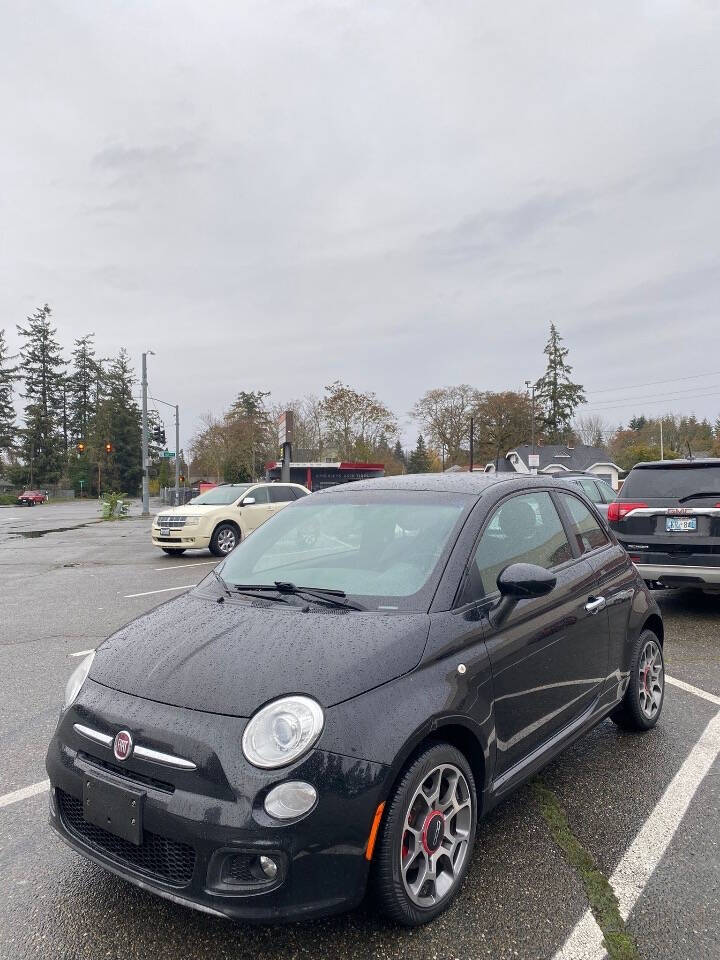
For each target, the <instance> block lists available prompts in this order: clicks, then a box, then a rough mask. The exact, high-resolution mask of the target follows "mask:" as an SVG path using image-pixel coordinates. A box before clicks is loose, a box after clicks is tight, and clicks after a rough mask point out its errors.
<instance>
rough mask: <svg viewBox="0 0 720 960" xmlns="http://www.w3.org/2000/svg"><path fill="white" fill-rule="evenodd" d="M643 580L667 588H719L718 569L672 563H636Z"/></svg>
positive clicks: (719, 569)
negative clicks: (655, 582)
mask: <svg viewBox="0 0 720 960" xmlns="http://www.w3.org/2000/svg"><path fill="white" fill-rule="evenodd" d="M635 567H636V568H637V571H638V573H639V574H640V576H641V577H642V578H643V580H648V581H651V582H653V581H657V582H659V583H663V584H667V585H668V586H676V585H677V586H683V585H686V586H703V585H705V584H707V586H720V567H700V566H691V565H689V564H673V563H636V564H635Z"/></svg>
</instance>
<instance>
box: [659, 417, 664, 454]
mask: <svg viewBox="0 0 720 960" xmlns="http://www.w3.org/2000/svg"><path fill="white" fill-rule="evenodd" d="M660 459H661V460H664V459H665V451H664V449H663V424H662V417H660Z"/></svg>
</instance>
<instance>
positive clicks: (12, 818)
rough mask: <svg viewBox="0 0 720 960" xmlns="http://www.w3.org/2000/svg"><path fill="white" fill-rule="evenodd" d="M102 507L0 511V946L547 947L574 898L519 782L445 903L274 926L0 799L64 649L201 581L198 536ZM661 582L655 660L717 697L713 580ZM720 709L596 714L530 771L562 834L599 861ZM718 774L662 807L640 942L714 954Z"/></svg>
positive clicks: (30, 748)
mask: <svg viewBox="0 0 720 960" xmlns="http://www.w3.org/2000/svg"><path fill="white" fill-rule="evenodd" d="M135 512H137V510H136V511H135ZM98 520H99V508H98V505H97V504H96V503H94V502H91V501H87V502H83V503H75V504H51V505H47V506H43V507H36V508H32V509H16V508H11V509H5V510H0V605H1V608H2V617H0V688H1V689H2V690H3V697H2V699H0V730H1V731H2V747H3V763H2V765H0V874H1V875H2V877H3V894H4V896H3V907H2V909H1V910H0V958H1V960H6V958H7V960H10V958H12V960H25V958H36V957H43V958H52V960H54V958H57V960H61V958H62V960H74V958H78V960H79V958H87V957H93V958H94V957H103V958H105V957H107V958H126V957H127V958H131V957H142V958H145V957H153V958H158V960H163V958H170V957H178V956H182V957H184V958H200V957H202V958H208V960H213V958H231V957H232V958H250V957H257V956H264V957H267V958H278V960H279V958H283V960H290V958H295V957H297V958H300V957H313V958H322V957H332V958H337V957H348V958H356V957H357V958H370V957H377V958H404V957H408V958H428V960H429V958H438V960H444V958H482V957H495V958H503V960H504V958H508V960H510V958H528V960H530V958H532V960H535V958H537V960H544V958H552V957H553V956H554V955H555V953H556V951H558V950H560V949H561V947H562V946H563V944H564V943H565V941H566V939H567V938H568V937H570V936H571V935H572V933H573V930H574V928H575V927H576V925H577V924H578V922H579V921H580V920H581V919H582V917H583V915H584V914H585V911H586V909H587V906H588V899H587V896H586V891H585V889H584V887H583V883H582V881H581V878H580V877H579V876H578V874H577V873H576V871H575V870H574V869H573V868H572V867H571V866H569V864H568V862H567V859H566V857H565V855H564V853H563V852H562V851H561V850H560V848H559V847H558V846H557V844H556V843H555V841H554V840H553V837H552V836H551V834H550V831H549V829H548V826H547V824H546V822H545V820H544V819H543V816H542V814H541V812H540V810H539V807H538V803H537V800H536V799H535V796H534V794H533V791H532V789H531V787H530V786H525V787H522V788H521V789H520V790H518V791H517V792H516V793H515V794H513V795H512V796H511V797H510V798H509V799H508V800H507V801H505V802H504V803H503V804H502V805H501V806H500V807H498V808H497V809H496V810H494V811H493V812H492V813H491V814H490V816H489V817H488V818H487V820H485V821H484V822H483V823H482V824H481V826H480V829H479V834H478V840H477V843H476V847H475V853H474V857H473V862H472V865H471V869H470V872H469V875H468V878H467V880H466V882H465V884H464V887H463V889H462V891H461V894H460V896H459V897H458V899H457V900H456V902H455V903H454V904H453V906H452V907H451V909H450V910H449V911H448V912H447V913H446V914H444V915H443V916H442V917H441V918H440V919H438V920H437V921H436V922H435V923H434V924H432V925H430V926H429V927H425V928H423V929H420V930H414V931H407V930H404V929H400V928H398V927H395V926H392V925H390V924H387V923H385V922H384V921H382V920H380V919H378V918H377V917H376V916H375V915H374V913H373V911H372V908H371V906H370V905H365V906H363V907H362V908H361V909H360V910H358V911H355V912H354V913H352V914H349V915H347V916H342V917H338V918H334V919H328V920H323V921H317V922H312V923H304V924H294V925H291V926H284V927H276V928H269V927H265V928H263V927H248V926H246V925H238V924H232V923H230V922H228V921H223V920H218V919H214V918H211V917H207V916H204V915H201V914H198V913H195V912H192V911H189V910H187V909H185V908H182V907H179V906H175V905H174V904H172V903H169V902H167V901H164V900H161V899H159V898H157V897H155V896H153V895H151V894H147V893H144V892H143V891H140V890H138V889H136V888H135V887H133V886H131V885H130V884H127V883H125V882H124V881H122V880H120V879H118V878H116V877H114V876H112V875H110V874H107V873H106V872H104V871H103V870H102V869H100V868H99V867H95V866H94V865H92V864H89V863H88V862H86V861H84V860H83V859H82V858H81V857H79V856H77V855H76V854H74V853H73V852H72V851H71V850H70V849H68V848H67V847H65V846H64V845H63V844H62V843H61V842H60V841H59V840H58V839H56V837H55V836H54V835H53V834H52V833H51V831H50V828H49V827H48V826H47V823H46V820H47V793H46V792H39V793H38V794H36V795H34V796H31V797H28V798H26V799H22V800H19V801H17V802H11V803H8V804H7V805H4V806H3V805H2V798H3V797H7V795H8V794H10V793H11V792H13V791H16V790H19V789H21V788H23V787H27V786H29V785H32V784H36V783H38V782H41V781H42V780H44V778H45V771H44V765H43V760H44V752H45V748H46V745H47V742H48V740H49V738H50V736H51V734H52V731H53V728H54V725H55V722H56V719H57V715H58V709H59V705H60V698H61V696H62V689H63V686H64V683H65V681H66V679H67V677H68V676H69V674H70V673H71V672H72V670H73V669H74V667H75V666H76V664H77V663H78V662H79V658H78V657H76V656H74V654H79V653H81V652H82V651H83V650H87V649H90V648H92V647H94V646H95V645H96V644H97V643H98V642H100V641H101V640H102V639H103V638H104V637H105V636H107V635H108V634H109V633H110V632H111V631H112V630H114V629H115V628H117V627H118V626H120V625H121V624H122V623H124V622H126V621H127V620H129V619H131V618H132V617H133V616H136V615H137V614H139V613H141V612H143V611H144V610H148V609H150V608H152V607H153V606H155V605H156V604H157V603H160V602H163V601H165V600H167V599H168V598H169V597H172V596H174V595H175V594H176V593H180V592H181V590H180V589H179V588H187V586H188V585H190V584H194V583H196V582H198V581H199V580H200V579H202V577H203V576H205V575H206V574H207V573H208V572H209V571H210V570H211V569H212V566H213V563H214V561H213V560H212V558H211V557H210V556H209V555H208V554H207V552H205V553H198V554H192V553H190V554H186V555H185V556H184V557H182V558H169V557H166V556H165V555H164V554H162V553H161V552H160V551H156V550H154V549H153V548H152V547H151V545H150V541H149V522H148V521H147V520H142V519H140V518H138V517H131V518H130V519H127V520H123V521H117V522H114V523H100V522H96V521H98ZM40 531H43V535H42V536H40V535H38V534H39V532H40ZM23 533H35V535H34V536H29V537H28V536H22V535H21V534H23ZM176 588H178V589H177V590H176ZM155 591H158V592H155ZM658 597H659V599H660V603H661V606H662V608H663V612H664V616H665V621H666V635H667V641H666V660H667V670H668V673H669V674H670V675H671V676H673V677H675V678H677V679H678V680H680V681H682V682H684V683H685V684H689V685H692V686H694V687H696V688H699V689H700V691H705V692H707V693H708V694H710V695H711V696H712V695H714V696H715V698H718V697H720V629H718V626H719V625H720V598H718V597H716V598H710V597H703V596H694V595H692V594H683V593H679V592H667V593H661V594H658ZM719 710H720V703H716V702H714V701H713V700H712V699H707V698H704V697H702V696H700V695H698V694H696V693H693V692H691V691H688V690H686V689H681V688H678V687H676V686H669V687H668V689H667V695H666V703H665V710H664V713H663V717H662V720H661V722H660V724H659V725H658V727H657V728H656V729H655V730H653V731H652V732H651V733H650V734H648V735H646V736H643V737H638V736H633V735H630V734H627V733H623V732H622V731H620V730H618V729H617V728H616V727H615V726H614V725H613V724H612V723H611V722H609V721H606V722H604V723H603V724H601V725H600V726H599V727H598V728H596V730H594V731H593V732H592V733H591V734H590V735H589V736H588V737H586V738H585V739H584V740H582V741H580V742H578V743H577V744H576V745H574V746H573V747H572V748H570V749H569V750H568V751H566V753H565V754H564V755H563V756H562V757H561V758H560V759H558V760H556V761H555V762H554V763H552V764H551V765H550V766H549V767H548V768H546V770H545V771H543V775H542V777H543V782H544V783H545V785H546V786H547V787H549V788H550V789H551V790H552V791H553V793H554V795H555V796H556V797H557V800H558V802H559V803H560V804H561V805H562V808H563V809H564V811H565V813H566V815H567V820H568V823H569V825H570V828H571V830H572V832H573V834H574V836H575V837H576V838H577V839H578V840H579V841H580V843H582V845H583V847H584V848H585V849H586V850H587V851H588V852H589V853H590V854H591V856H592V858H593V859H594V861H595V862H596V863H597V865H598V867H599V868H600V869H601V870H602V871H603V873H605V875H606V876H608V877H610V876H611V875H612V874H613V872H614V871H616V869H617V868H618V864H621V863H622V862H623V858H624V857H626V856H627V852H628V850H629V849H630V847H631V845H632V843H633V840H634V839H635V837H636V836H637V835H638V833H640V832H641V831H642V830H643V829H647V824H648V823H649V824H650V825H652V823H653V816H654V811H655V809H656V804H658V801H660V800H661V799H662V798H663V795H664V793H665V791H666V788H667V787H668V784H670V783H672V782H673V779H674V778H676V777H677V775H678V771H680V770H681V768H682V769H685V768H684V767H683V765H684V764H685V763H686V761H687V760H688V757H692V756H693V750H694V748H695V747H696V744H697V743H698V740H699V739H700V737H701V736H702V735H703V731H704V730H706V728H707V725H708V723H710V721H711V720H712V718H713V717H714V716H715V715H716V714H717V713H718V711H719ZM719 775H720V762H719V761H718V759H717V756H715V759H714V762H712V764H711V765H710V769H709V772H708V773H707V775H706V776H704V777H703V778H702V779H701V781H700V782H699V784H698V785H697V789H696V790H695V791H694V792H693V793H692V797H691V799H690V802H689V803H688V805H687V808H686V809H683V810H682V811H681V814H682V815H681V816H678V817H677V822H668V823H667V824H663V827H664V829H666V832H667V835H668V839H669V843H668V845H667V849H666V850H665V851H664V853H663V855H662V856H661V857H660V860H659V864H658V866H657V869H655V870H654V872H653V873H652V875H651V876H650V878H649V880H648V881H647V883H646V884H645V885H644V886H643V887H642V889H641V890H640V892H639V896H638V897H637V902H636V903H635V905H634V907H633V909H632V911H631V912H630V914H629V917H628V919H627V928H628V931H629V933H630V934H631V936H632V937H633V939H634V941H635V944H636V947H637V954H636V955H637V956H638V957H641V958H643V960H651V958H652V960H671V958H672V960H681V958H683V960H684V958H693V960H699V958H702V960H705V958H710V960H713V958H720V945H719V944H720V829H719V824H720V780H719V779H718V778H719ZM675 830H676V832H674V834H673V831H675ZM589 950H590V948H588V952H580V951H576V952H575V953H574V954H572V955H570V954H568V955H567V958H568V960H583V958H585V957H590V956H593V955H594V954H592V953H590V952H589ZM600 956H602V953H600Z"/></svg>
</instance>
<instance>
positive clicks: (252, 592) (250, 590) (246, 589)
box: [233, 583, 289, 603]
mask: <svg viewBox="0 0 720 960" xmlns="http://www.w3.org/2000/svg"><path fill="white" fill-rule="evenodd" d="M233 587H234V589H235V593H239V594H240V595H241V596H243V597H257V596H258V595H260V596H262V598H263V600H274V601H275V603H288V602H289V601H288V600H286V599H285V597H271V596H267V595H266V594H267V591H268V590H272V591H274V592H277V587H271V586H266V585H265V584H255V583H238V584H233Z"/></svg>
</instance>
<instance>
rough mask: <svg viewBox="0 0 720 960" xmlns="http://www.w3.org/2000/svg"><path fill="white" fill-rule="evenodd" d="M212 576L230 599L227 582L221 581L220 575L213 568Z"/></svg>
mask: <svg viewBox="0 0 720 960" xmlns="http://www.w3.org/2000/svg"><path fill="white" fill-rule="evenodd" d="M212 574H213V576H214V577H215V579H216V580H217V582H218V583H219V584H220V586H221V587H222V588H223V590H224V591H225V593H226V594H227V595H228V596H229V597H231V596H232V594H231V593H230V587H229V586H228V585H227V582H226V581H225V580H224V579H223V576H222V574H220V573H218V572H217V570H216V569H215V567H213V569H212Z"/></svg>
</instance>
